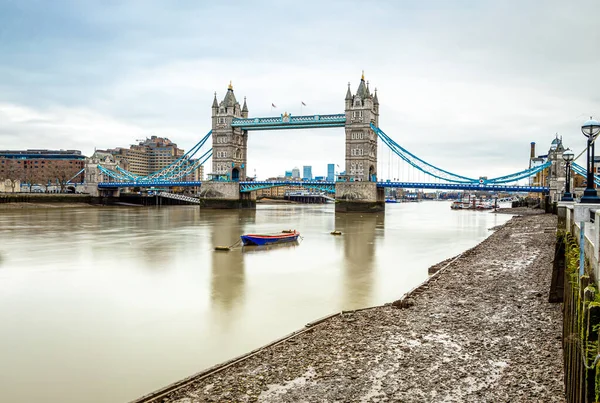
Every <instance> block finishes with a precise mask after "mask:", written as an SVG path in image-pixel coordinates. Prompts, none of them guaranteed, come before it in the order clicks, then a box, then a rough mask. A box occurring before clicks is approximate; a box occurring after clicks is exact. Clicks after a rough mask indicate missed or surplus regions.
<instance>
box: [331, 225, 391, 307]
mask: <svg viewBox="0 0 600 403" xmlns="http://www.w3.org/2000/svg"><path fill="white" fill-rule="evenodd" d="M384 222H385V215H384V213H381V214H363V215H361V214H336V216H335V224H336V229H337V230H339V231H342V236H341V237H340V238H339V239H340V240H341V241H342V242H343V245H344V247H343V248H344V270H343V287H342V288H343V290H344V291H343V297H342V298H343V299H342V308H343V309H354V308H360V307H365V306H367V305H369V304H371V301H372V293H373V287H374V284H373V283H374V281H375V275H374V259H375V245H376V242H375V239H376V238H378V237H381V236H382V235H383V229H384Z"/></svg>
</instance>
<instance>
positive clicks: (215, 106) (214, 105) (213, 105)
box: [212, 91, 219, 108]
mask: <svg viewBox="0 0 600 403" xmlns="http://www.w3.org/2000/svg"><path fill="white" fill-rule="evenodd" d="M212 107H213V108H218V107H219V103H218V102H217V91H215V99H213V104H212Z"/></svg>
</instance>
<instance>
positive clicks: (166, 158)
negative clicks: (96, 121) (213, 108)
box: [101, 136, 184, 176]
mask: <svg viewBox="0 0 600 403" xmlns="http://www.w3.org/2000/svg"><path fill="white" fill-rule="evenodd" d="M101 152H105V153H108V154H112V155H114V156H115V157H116V158H117V159H118V160H126V161H127V164H128V171H129V172H131V173H133V174H135V175H140V176H147V175H149V174H151V173H154V172H157V171H160V170H161V169H163V168H165V167H167V166H169V165H171V164H172V163H173V162H175V160H177V159H178V158H180V157H182V156H183V154H184V152H183V150H182V149H181V148H178V147H177V144H175V143H173V142H172V141H171V140H169V139H168V138H165V137H157V136H152V137H150V138H149V139H148V138H147V139H146V140H144V141H140V142H139V143H138V144H134V145H132V146H131V147H129V148H122V147H117V148H113V149H108V150H104V151H101Z"/></svg>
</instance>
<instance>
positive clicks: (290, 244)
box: [242, 241, 300, 253]
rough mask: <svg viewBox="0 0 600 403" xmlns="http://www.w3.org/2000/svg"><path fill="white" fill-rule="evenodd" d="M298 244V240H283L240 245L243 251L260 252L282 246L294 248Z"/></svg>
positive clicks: (281, 247)
mask: <svg viewBox="0 0 600 403" xmlns="http://www.w3.org/2000/svg"><path fill="white" fill-rule="evenodd" d="M298 245H300V242H298V241H293V242H283V243H272V244H269V245H246V246H242V252H243V253H260V252H264V251H268V250H276V249H284V248H295V247H296V246H298Z"/></svg>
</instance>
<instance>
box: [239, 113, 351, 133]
mask: <svg viewBox="0 0 600 403" xmlns="http://www.w3.org/2000/svg"><path fill="white" fill-rule="evenodd" d="M345 124H346V115H345V114H343V113H338V114H335V115H303V116H292V115H281V116H279V117H266V118H247V119H233V122H232V123H231V126H233V127H241V128H242V129H244V130H275V129H307V128H323V127H343V126H344V125H345Z"/></svg>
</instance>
